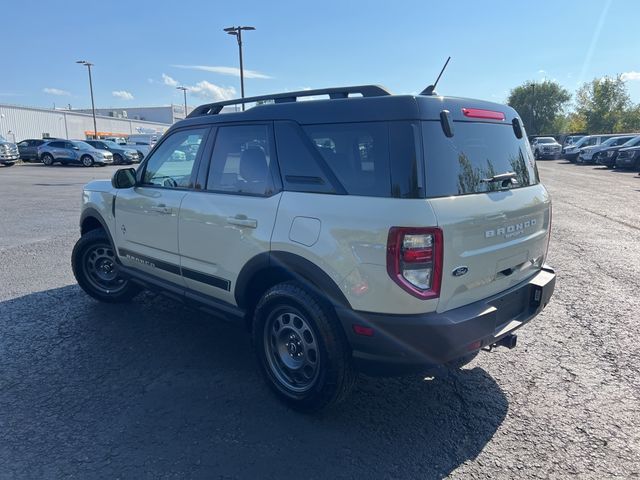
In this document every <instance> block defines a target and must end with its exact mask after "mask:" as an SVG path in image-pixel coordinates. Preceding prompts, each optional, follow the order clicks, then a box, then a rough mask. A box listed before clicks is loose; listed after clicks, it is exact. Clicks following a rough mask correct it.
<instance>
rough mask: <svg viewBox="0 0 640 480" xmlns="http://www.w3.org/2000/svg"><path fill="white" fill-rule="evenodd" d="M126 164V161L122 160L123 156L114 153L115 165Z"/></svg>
mask: <svg viewBox="0 0 640 480" xmlns="http://www.w3.org/2000/svg"><path fill="white" fill-rule="evenodd" d="M123 163H124V160H123V159H122V156H121V155H120V154H119V153H114V154H113V164H114V165H122V164H123Z"/></svg>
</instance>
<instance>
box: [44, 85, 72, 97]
mask: <svg viewBox="0 0 640 480" xmlns="http://www.w3.org/2000/svg"><path fill="white" fill-rule="evenodd" d="M42 91H43V92H44V93H48V94H49V95H58V96H61V97H68V96H70V95H71V94H70V93H69V92H67V91H66V90H60V89H59V88H50V87H46V88H43V89H42Z"/></svg>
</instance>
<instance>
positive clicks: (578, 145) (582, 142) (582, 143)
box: [573, 137, 591, 147]
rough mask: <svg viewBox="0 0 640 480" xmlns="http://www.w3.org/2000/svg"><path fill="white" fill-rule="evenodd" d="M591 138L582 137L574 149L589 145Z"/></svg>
mask: <svg viewBox="0 0 640 480" xmlns="http://www.w3.org/2000/svg"><path fill="white" fill-rule="evenodd" d="M589 138H591V137H582V138H581V139H580V140H578V141H577V142H575V143H574V144H573V146H574V147H581V146H582V145H584V144H585V143H587V140H589Z"/></svg>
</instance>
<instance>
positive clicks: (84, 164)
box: [80, 155, 95, 167]
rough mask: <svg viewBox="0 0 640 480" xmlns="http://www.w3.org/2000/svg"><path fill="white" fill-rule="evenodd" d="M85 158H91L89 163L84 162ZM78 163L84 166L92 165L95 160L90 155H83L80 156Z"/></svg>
mask: <svg viewBox="0 0 640 480" xmlns="http://www.w3.org/2000/svg"><path fill="white" fill-rule="evenodd" d="M87 158H88V159H90V160H91V163H89V164H87V163H85V160H86V159H87ZM80 163H81V164H82V166H84V167H93V164H94V163H95V161H94V160H93V158H92V157H91V156H90V155H83V156H82V158H81V159H80Z"/></svg>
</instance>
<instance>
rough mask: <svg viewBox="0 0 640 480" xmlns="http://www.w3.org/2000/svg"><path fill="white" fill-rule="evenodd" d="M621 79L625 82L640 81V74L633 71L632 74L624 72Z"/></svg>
mask: <svg viewBox="0 0 640 480" xmlns="http://www.w3.org/2000/svg"><path fill="white" fill-rule="evenodd" d="M620 77H621V78H622V80H623V81H625V82H626V81H628V80H640V72H635V71H633V70H632V71H631V72H624V73H623V74H622V75H621V76H620Z"/></svg>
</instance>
